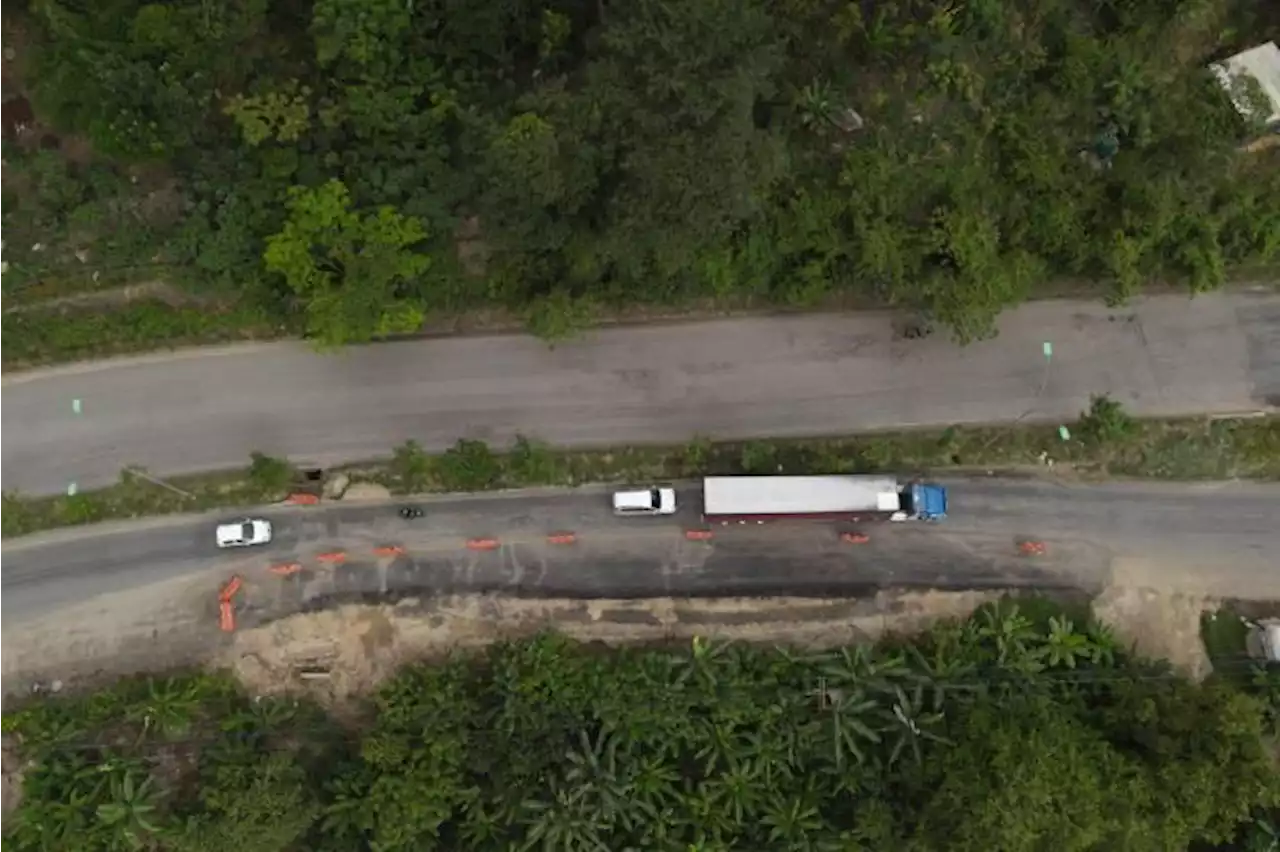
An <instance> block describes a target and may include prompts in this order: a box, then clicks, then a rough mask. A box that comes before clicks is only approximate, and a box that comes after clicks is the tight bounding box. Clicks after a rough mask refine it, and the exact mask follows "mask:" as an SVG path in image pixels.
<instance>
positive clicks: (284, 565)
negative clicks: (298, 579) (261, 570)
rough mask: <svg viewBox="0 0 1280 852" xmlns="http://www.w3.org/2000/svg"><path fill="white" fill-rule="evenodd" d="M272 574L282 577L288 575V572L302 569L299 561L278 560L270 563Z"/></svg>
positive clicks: (293, 572)
mask: <svg viewBox="0 0 1280 852" xmlns="http://www.w3.org/2000/svg"><path fill="white" fill-rule="evenodd" d="M268 570H270V571H271V573H272V574H279V575H280V576H282V577H288V576H289V575H290V574H297V573H298V572H299V571H301V570H302V563H301V562H278V563H276V564H275V565H272V566H271V568H270V569H268Z"/></svg>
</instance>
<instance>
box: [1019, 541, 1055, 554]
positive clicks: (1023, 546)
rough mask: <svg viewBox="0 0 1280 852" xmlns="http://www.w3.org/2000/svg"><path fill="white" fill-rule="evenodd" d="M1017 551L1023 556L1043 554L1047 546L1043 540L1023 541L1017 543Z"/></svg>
mask: <svg viewBox="0 0 1280 852" xmlns="http://www.w3.org/2000/svg"><path fill="white" fill-rule="evenodd" d="M1018 551H1019V552H1020V553H1022V555H1023V556H1044V555H1045V554H1046V553H1048V552H1049V547H1048V545H1046V544H1045V543H1044V542H1043V541H1024V542H1021V543H1019V544H1018Z"/></svg>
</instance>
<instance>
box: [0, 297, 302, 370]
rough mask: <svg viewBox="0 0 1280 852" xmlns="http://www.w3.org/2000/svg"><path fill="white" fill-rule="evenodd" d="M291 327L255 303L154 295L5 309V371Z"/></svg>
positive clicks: (279, 333) (1, 343)
mask: <svg viewBox="0 0 1280 852" xmlns="http://www.w3.org/2000/svg"><path fill="white" fill-rule="evenodd" d="M296 331H297V329H296V328H295V327H294V326H292V325H289V324H287V323H283V322H281V321H280V320H279V319H278V318H273V317H272V316H271V315H270V314H268V313H267V312H266V311H264V310H261V309H259V308H243V307H242V308H234V309H229V310H213V309H210V308H207V307H175V306H173V305H170V304H168V303H166V302H164V301H161V300H159V299H153V300H144V301H139V302H135V303H133V304H130V305H127V306H124V307H120V308H117V309H113V310H97V311H94V310H84V309H75V308H66V309H62V310H50V311H38V310H32V311H15V312H13V313H8V314H5V316H4V320H3V335H0V355H3V359H4V368H5V369H6V370H14V369H21V368H23V367H35V366H40V365H42V364H52V363H59V362H64V361H78V360H83V359H88V358H101V357H105V356H109V355H123V354H128V353H132V352H144V351H148V350H152V349H163V348H166V347H177V346H190V345H196V344H202V343H224V342H228V341H235V340H257V339H262V338H275V337H284V336H288V335H290V334H294V333H296Z"/></svg>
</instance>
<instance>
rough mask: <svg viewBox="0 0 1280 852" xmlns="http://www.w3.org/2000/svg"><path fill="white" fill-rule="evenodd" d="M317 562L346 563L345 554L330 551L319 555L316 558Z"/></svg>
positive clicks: (343, 552)
mask: <svg viewBox="0 0 1280 852" xmlns="http://www.w3.org/2000/svg"><path fill="white" fill-rule="evenodd" d="M316 561H317V562H333V563H339V562H346V561H347V552H346V551H345V550H331V551H329V552H328V553H321V554H320V555H319V556H317V557H316Z"/></svg>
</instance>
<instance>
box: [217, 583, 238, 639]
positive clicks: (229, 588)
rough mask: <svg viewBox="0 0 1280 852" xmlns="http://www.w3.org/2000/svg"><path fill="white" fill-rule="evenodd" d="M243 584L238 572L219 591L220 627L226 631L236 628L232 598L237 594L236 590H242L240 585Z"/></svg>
mask: <svg viewBox="0 0 1280 852" xmlns="http://www.w3.org/2000/svg"><path fill="white" fill-rule="evenodd" d="M243 585H244V580H241V579H240V575H239V574H236V575H235V576H233V577H232V578H231V579H230V580H228V581H227V584H226V585H225V586H223V587H222V590H221V591H219V592H218V627H220V628H222V630H223V632H225V633H230V632H231V631H233V630H235V629H236V613H235V609H234V607H232V605H231V599H232V598H234V597H235V596H236V592H238V591H240V587H241V586H243Z"/></svg>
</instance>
